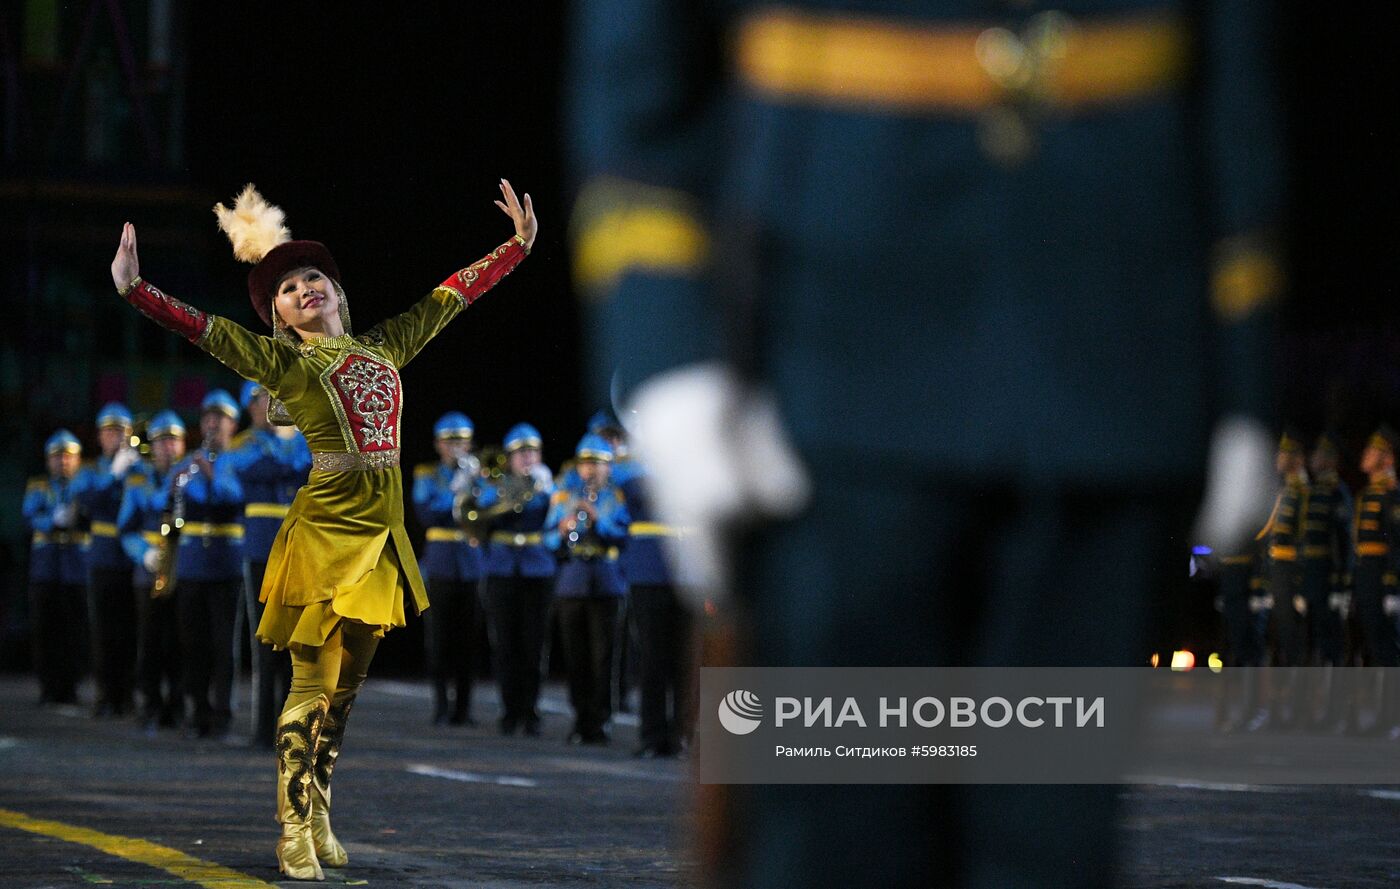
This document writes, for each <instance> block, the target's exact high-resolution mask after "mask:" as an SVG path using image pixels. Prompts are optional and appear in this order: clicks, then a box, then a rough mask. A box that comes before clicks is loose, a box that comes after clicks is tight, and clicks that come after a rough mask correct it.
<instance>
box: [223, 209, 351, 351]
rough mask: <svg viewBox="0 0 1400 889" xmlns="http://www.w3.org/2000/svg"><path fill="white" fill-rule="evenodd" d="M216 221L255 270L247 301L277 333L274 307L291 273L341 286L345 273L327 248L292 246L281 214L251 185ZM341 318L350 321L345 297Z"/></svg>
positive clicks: (236, 251)
mask: <svg viewBox="0 0 1400 889" xmlns="http://www.w3.org/2000/svg"><path fill="white" fill-rule="evenodd" d="M214 215H215V216H217V217H218V218H219V228H220V229H222V230H223V232H224V234H226V235H228V239H229V240H230V241H231V242H233V255H234V256H235V257H236V258H238V259H241V260H242V261H244V262H251V263H253V270H252V271H251V272H249V273H248V298H249V299H250V300H251V301H252V303H253V311H255V312H257V313H258V317H259V318H261V319H262V320H263V323H264V324H266V325H267V326H268V327H273V328H274V329H275V325H274V324H273V309H272V301H273V298H274V297H275V296H276V292H275V291H276V289H277V282H278V281H280V280H282V276H283V275H285V274H287V273H288V272H290V271H294V270H296V269H299V268H304V267H308V266H314V267H316V268H318V269H320V270H321V271H323V272H325V273H326V274H327V275H329V276H330V278H331V280H333V281H335V282H336V284H337V285H339V284H340V267H339V266H338V265H336V262H335V258H334V257H332V256H331V252H330V251H329V250H327V249H326V245H325V244H322V243H321V242H320V241H294V240H292V233H291V231H290V230H289V229H288V228H287V225H286V214H285V213H283V212H282V208H281V207H278V206H277V205H276V204H269V203H268V202H267V199H266V198H264V197H263V196H262V195H260V194H258V190H257V188H255V187H254V186H253V184H252V183H251V182H250V183H248V184H247V185H245V186H244V187H243V191H242V192H240V193H239V195H238V197H236V198H234V201H233V208H232V209H229V208H228V207H225V206H224V205H223V204H215V205H214ZM341 314H342V316H344V317H346V318H348V315H349V313H348V310H347V308H346V307H345V302H344V297H343V296H342V298H341ZM346 332H347V333H348V332H349V324H348V323H347V324H346Z"/></svg>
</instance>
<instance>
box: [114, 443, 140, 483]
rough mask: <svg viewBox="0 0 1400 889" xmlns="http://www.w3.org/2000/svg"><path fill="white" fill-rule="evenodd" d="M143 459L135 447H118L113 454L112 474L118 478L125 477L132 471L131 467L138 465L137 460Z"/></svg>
mask: <svg viewBox="0 0 1400 889" xmlns="http://www.w3.org/2000/svg"><path fill="white" fill-rule="evenodd" d="M140 459H141V454H140V453H139V452H137V450H136V449H135V448H118V449H117V452H116V453H115V454H113V455H112V475H113V476H114V477H116V478H125V477H126V474H127V473H128V472H130V471H131V467H133V466H135V465H136V461H137V460H140Z"/></svg>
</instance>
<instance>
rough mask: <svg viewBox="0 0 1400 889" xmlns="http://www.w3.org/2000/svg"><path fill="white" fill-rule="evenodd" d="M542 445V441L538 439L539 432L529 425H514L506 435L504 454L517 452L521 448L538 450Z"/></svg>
mask: <svg viewBox="0 0 1400 889" xmlns="http://www.w3.org/2000/svg"><path fill="white" fill-rule="evenodd" d="M543 445H544V439H543V438H541V437H540V431H539V430H538V429H536V428H535V427H534V426H531V425H530V424H529V423H516V424H515V425H514V426H512V427H510V431H509V432H507V433H506V440H505V449H506V453H510V452H511V451H518V450H520V449H521V448H538V447H542V446H543Z"/></svg>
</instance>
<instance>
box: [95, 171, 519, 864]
mask: <svg viewBox="0 0 1400 889" xmlns="http://www.w3.org/2000/svg"><path fill="white" fill-rule="evenodd" d="M500 189H501V197H502V198H503V200H498V201H496V202H495V203H496V206H498V207H500V208H501V210H502V211H503V212H505V213H506V214H507V215H508V216H510V218H511V221H512V222H514V223H515V236H514V237H513V238H512V239H511V240H509V241H507V242H506V243H505V244H502V245H501V246H500V247H498V248H496V249H495V250H493V251H492V252H490V253H488V254H487V255H486V256H485V257H484V258H482V259H481V260H480V261H479V262H476V263H473V264H472V265H469V266H467V267H466V268H464V269H462V270H461V271H458V272H456V273H455V274H453V275H452V276H450V277H449V278H448V279H447V280H445V281H443V282H442V283H441V284H439V285H438V286H437V287H436V288H435V289H434V290H433V291H432V292H431V293H429V294H428V295H427V296H426V297H424V298H423V299H422V300H421V301H419V302H418V304H417V305H415V306H414V307H413V308H411V309H409V310H408V311H407V312H405V313H403V314H402V315H399V316H397V317H395V318H391V319H389V320H387V321H385V322H383V323H381V324H379V325H377V326H375V327H372V328H370V329H369V330H368V331H366V332H365V333H363V334H361V335H359V336H356V335H354V334H353V333H352V331H351V328H350V311H349V307H348V305H347V302H346V298H345V290H344V289H343V288H342V287H341V277H340V270H339V267H338V266H337V264H336V262H335V260H334V259H333V258H331V254H330V251H328V250H327V249H326V247H325V245H323V244H320V243H318V242H315V241H294V240H291V233H290V232H289V231H288V230H287V228H286V226H285V225H284V224H283V219H284V216H283V213H282V211H281V209H279V208H278V207H275V206H273V205H271V204H269V203H267V201H265V200H264V199H263V198H262V196H261V195H259V194H258V193H257V191H256V190H254V188H253V186H251V185H249V186H248V187H247V188H245V189H244V190H243V193H242V194H240V195H239V196H238V199H237V200H236V201H235V203H234V206H233V208H232V209H228V208H226V207H224V206H223V205H222V204H219V205H218V206H216V207H215V208H214V210H215V213H216V214H217V215H218V217H219V227H220V228H222V229H223V230H224V231H225V232H226V233H227V234H228V236H229V239H230V240H231V241H232V242H233V247H234V255H235V256H237V257H238V258H239V259H241V260H243V261H245V262H252V263H254V266H253V270H252V272H250V273H249V275H248V295H249V297H250V298H251V299H252V302H253V310H254V311H255V312H256V313H257V314H258V317H260V318H261V319H262V321H263V323H264V324H267V325H268V326H269V327H271V328H272V330H273V336H271V337H267V336H259V335H256V334H254V333H252V332H250V331H248V330H246V329H244V328H243V327H241V326H239V325H238V324H236V323H234V322H233V321H230V320H228V319H226V318H221V317H216V316H214V315H209V314H206V313H204V312H202V311H200V310H198V309H196V308H194V307H193V306H189V305H186V304H185V303H183V302H180V301H179V300H177V299H175V298H173V297H171V296H169V295H168V294H166V293H164V292H163V291H161V290H159V289H158V288H156V287H154V286H152V285H151V284H150V283H149V282H147V281H146V280H144V279H143V278H141V277H140V269H139V267H138V258H137V248H136V229H135V228H134V227H133V226H132V225H131V223H127V224H126V225H125V227H124V228H123V230H122V236H121V244H120V246H119V247H118V248H117V255H116V258H115V259H113V260H112V280H113V282H114V283H115V284H116V286H117V290H118V292H120V293H121V295H122V296H123V297H124V298H125V299H126V300H127V302H129V303H131V304H132V305H133V306H135V307H136V308H137V309H139V310H140V311H141V312H142V313H143V314H145V315H146V316H147V317H148V318H150V319H151V320H153V321H155V322H156V323H158V324H160V325H162V326H164V327H166V328H168V329H169V330H171V331H173V332H175V333H178V334H179V335H181V336H183V337H185V338H186V339H187V340H189V341H190V342H192V343H194V344H195V345H197V346H199V347H200V348H201V349H203V350H204V351H206V352H208V353H209V354H210V355H213V356H214V357H215V358H217V359H218V360H219V361H222V362H223V363H224V364H226V365H228V366H229V367H230V368H232V369H233V370H234V371H236V372H237V373H238V374H239V375H241V376H243V377H245V378H247V379H250V380H253V381H255V382H256V383H258V384H259V385H261V386H262V387H263V388H265V389H266V390H267V391H268V393H269V394H270V395H271V396H272V397H273V398H275V399H276V400H277V401H278V402H280V403H281V404H282V405H284V406H285V408H286V411H287V413H289V414H290V417H291V421H292V422H294V423H295V424H296V425H297V426H298V427H300V429H301V431H302V433H303V434H304V435H305V436H306V440H307V443H308V444H309V445H310V447H311V450H312V470H311V475H310V478H309V480H308V481H307V483H306V485H305V486H304V487H303V488H301V490H300V491H299V492H298V493H297V495H296V499H295V501H294V502H293V503H292V506H291V510H290V511H289V512H288V514H287V517H286V519H285V520H284V521H283V523H282V527H281V529H280V530H279V531H278V533H277V537H276V539H275V540H274V541H273V544H272V552H271V553H270V554H269V555H268V560H267V572H266V575H265V577H264V580H263V587H262V595H261V599H262V600H263V601H264V602H266V609H265V610H264V612H263V618H262V622H261V623H260V624H259V625H258V638H259V639H261V640H262V641H264V642H267V643H270V644H272V645H274V646H276V647H278V648H285V649H288V650H290V652H291V656H292V686H291V691H290V693H289V695H288V696H287V703H286V706H285V707H284V708H283V710H282V714H281V716H280V717H279V718H278V721H277V818H278V821H280V822H281V825H282V836H281V839H279V840H278V842H277V863H278V866H279V868H280V869H281V871H282V872H283V873H285V874H286V875H287V876H289V877H292V878H293V879H302V880H309V879H316V880H320V879H323V877H322V873H321V864H322V863H324V864H326V865H328V866H331V867H341V866H344V864H345V863H346V855H345V850H344V848H342V847H341V845H340V843H339V842H337V841H336V838H335V835H334V834H333V833H332V832H331V826H330V779H331V772H332V770H333V768H334V767H335V761H336V757H337V755H338V754H339V751H340V744H341V740H342V738H343V737H344V734H345V722H346V717H347V716H348V715H349V712H350V705H351V703H352V702H353V701H354V699H355V695H356V693H357V692H358V691H359V689H360V686H361V684H362V683H363V682H364V679H365V673H366V671H367V670H368V668H369V662H370V659H371V658H373V656H374V650H375V647H376V646H377V645H378V642H379V639H380V638H381V637H382V636H383V635H384V632H385V631H386V630H388V629H389V628H391V627H401V626H403V625H404V608H403V600H404V598H405V596H406V595H408V594H410V593H411V594H412V596H413V601H414V606H415V608H416V609H417V610H418V611H420V612H421V611H422V610H423V609H424V608H426V607H427V605H428V599H427V596H426V594H425V592H424V589H423V580H422V578H421V577H420V576H419V574H418V568H417V560H416V559H415V558H414V556H413V550H412V548H411V547H410V545H409V542H408V536H407V534H406V533H405V531H404V526H403V482H402V480H401V478H400V476H399V417H400V416H401V413H402V407H403V389H402V385H401V383H400V380H399V373H398V372H399V369H400V368H402V367H403V366H404V365H405V364H407V363H408V362H409V360H410V359H412V358H413V356H414V355H416V354H417V353H418V351H419V350H420V349H421V348H423V346H424V345H425V344H426V343H427V342H428V340H430V339H432V338H433V337H434V336H435V335H436V334H437V333H438V332H439V331H440V330H442V328H443V326H444V325H446V324H447V322H448V321H450V320H452V318H454V317H455V316H456V315H457V313H458V312H460V311H462V310H463V309H465V308H466V307H467V306H468V305H470V304H471V303H472V302H473V301H474V300H476V299H478V298H479V297H480V296H481V295H482V294H484V293H485V292H486V291H487V290H489V289H490V288H491V287H492V286H494V285H495V284H496V282H498V281H499V280H500V279H501V278H502V277H504V276H505V275H506V274H508V273H509V272H510V271H511V270H512V269H514V268H515V266H516V265H518V264H519V263H520V261H521V259H523V258H524V257H525V255H526V254H528V253H529V251H530V246H531V245H532V244H533V243H534V240H535V233H536V231H537V229H538V224H537V222H536V220H535V214H534V208H533V206H532V204H531V201H530V196H529V195H528V194H527V195H525V201H524V204H523V205H522V204H521V202H520V201H518V200H517V199H516V196H515V191H514V190H513V189H512V188H511V186H510V183H509V182H507V181H506V180H504V179H502V180H501V183H500ZM214 471H215V472H218V471H220V470H219V468H218V466H217V464H216V465H215V469H214Z"/></svg>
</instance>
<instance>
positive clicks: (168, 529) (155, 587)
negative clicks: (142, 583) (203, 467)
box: [151, 463, 199, 599]
mask: <svg viewBox="0 0 1400 889" xmlns="http://www.w3.org/2000/svg"><path fill="white" fill-rule="evenodd" d="M198 472H199V464H197V463H191V464H190V466H189V468H188V469H186V470H184V471H183V472H180V473H177V474H176V476H175V477H174V478H173V479H171V480H170V496H169V497H167V498H166V500H165V509H163V510H161V513H160V543H158V544H156V546H157V549H156V571H155V577H154V578H153V579H152V581H151V598H152V599H163V598H165V597H166V596H169V595H170V594H171V593H173V592H175V583H176V581H177V579H178V578H177V576H176V573H175V566H176V565H177V564H178V562H179V558H178V557H179V554H180V529H181V528H183V527H184V526H185V486H186V485H188V484H189V483H190V479H192V478H194V476H195V474H196V473H198Z"/></svg>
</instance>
